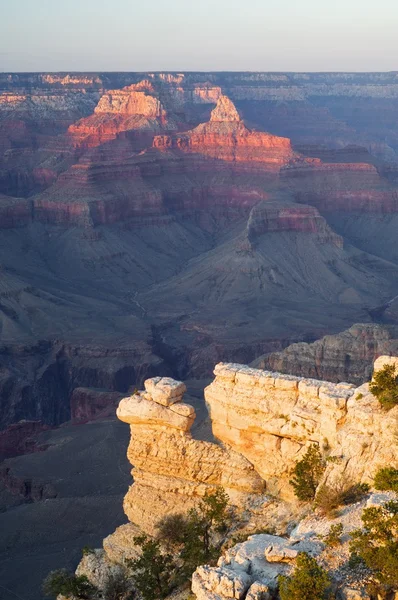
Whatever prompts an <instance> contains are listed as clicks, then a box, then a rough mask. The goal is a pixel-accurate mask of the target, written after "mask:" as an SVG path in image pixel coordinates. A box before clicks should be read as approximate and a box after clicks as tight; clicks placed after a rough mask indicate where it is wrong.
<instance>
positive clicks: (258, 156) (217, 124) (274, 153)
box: [153, 96, 294, 172]
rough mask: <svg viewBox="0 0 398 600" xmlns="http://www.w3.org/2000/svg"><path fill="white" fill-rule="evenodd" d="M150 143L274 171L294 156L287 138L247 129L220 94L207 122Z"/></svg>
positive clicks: (163, 148)
mask: <svg viewBox="0 0 398 600" xmlns="http://www.w3.org/2000/svg"><path fill="white" fill-rule="evenodd" d="M153 145H154V147H155V148H159V149H161V150H168V149H173V150H179V151H182V152H195V153H199V154H202V155H204V156H207V157H210V158H213V159H217V160H224V161H229V162H236V163H242V162H243V163H250V165H251V167H250V168H252V169H256V168H259V167H261V166H262V168H263V169H269V170H270V171H276V172H278V171H279V169H280V168H281V166H283V165H285V164H286V163H287V162H288V161H289V160H290V159H291V158H293V156H294V153H293V150H292V147H291V144H290V140H289V139H286V138H280V137H277V136H275V135H271V134H269V133H262V132H255V131H251V130H250V129H248V128H247V127H246V126H245V124H244V123H243V121H242V120H241V118H240V116H239V113H238V111H237V110H236V108H235V106H234V104H233V103H232V101H231V100H230V99H229V98H228V97H226V96H220V98H219V99H218V101H217V105H216V107H215V108H214V110H213V111H212V113H211V116H210V121H209V122H208V123H203V124H201V125H198V127H196V128H195V129H192V130H191V131H188V132H186V133H184V134H176V135H172V136H156V137H155V139H154V141H153Z"/></svg>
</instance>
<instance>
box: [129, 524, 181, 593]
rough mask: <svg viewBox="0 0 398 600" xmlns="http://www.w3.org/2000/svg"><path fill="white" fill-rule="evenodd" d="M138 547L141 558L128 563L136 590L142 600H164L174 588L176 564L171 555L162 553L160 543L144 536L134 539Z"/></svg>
mask: <svg viewBox="0 0 398 600" xmlns="http://www.w3.org/2000/svg"><path fill="white" fill-rule="evenodd" d="M134 543H135V544H136V545H137V546H139V547H140V549H141V556H140V557H139V558H137V559H135V560H130V561H128V566H129V568H130V569H131V572H132V575H133V578H134V582H135V585H136V588H137V589H138V590H139V591H140V593H141V595H142V597H143V598H144V600H161V599H162V598H166V596H168V595H169V593H170V592H171V591H172V589H173V587H175V581H174V577H175V572H176V563H175V561H174V558H173V556H172V555H171V554H167V553H166V554H164V553H162V550H161V547H160V542H159V541H158V540H151V539H149V538H148V537H147V536H146V535H141V536H137V537H135V538H134Z"/></svg>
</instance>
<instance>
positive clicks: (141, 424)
mask: <svg viewBox="0 0 398 600" xmlns="http://www.w3.org/2000/svg"><path fill="white" fill-rule="evenodd" d="M145 388H146V391H145V392H137V393H136V394H134V395H133V396H130V397H128V398H125V399H123V400H122V401H121V403H120V404H119V408H118V409H117V416H118V417H119V419H121V420H122V421H124V422H126V423H129V424H130V429H131V441H130V445H129V449H128V458H129V460H130V462H131V464H132V465H133V466H134V468H133V475H134V484H133V485H132V486H131V487H130V489H129V491H128V493H127V495H126V497H125V501H124V509H125V512H126V514H127V516H128V518H129V520H130V521H131V522H132V523H135V524H136V525H139V526H140V527H142V528H143V529H144V530H146V531H148V532H149V533H154V531H155V528H154V526H155V524H156V522H157V521H158V520H159V519H160V518H161V517H162V516H164V515H165V514H167V513H168V512H170V511H172V512H185V511H186V510H187V509H188V508H190V507H192V506H194V504H195V501H196V499H197V498H198V497H201V496H203V495H204V494H205V493H206V491H208V490H214V489H216V488H217V486H222V487H224V488H225V489H226V490H227V492H228V494H229V495H230V497H231V500H232V501H235V502H237V503H239V504H241V503H242V502H243V503H244V502H245V501H248V500H249V499H250V494H253V493H254V494H256V493H259V492H261V491H262V490H263V488H264V482H263V481H262V479H261V477H260V476H259V475H258V474H257V473H256V472H255V470H254V469H253V467H252V465H251V464H250V463H249V461H248V460H246V459H245V458H244V457H243V456H242V455H240V454H238V453H236V452H235V451H234V450H233V449H231V448H229V449H226V448H223V447H222V446H219V445H217V444H214V443H210V442H204V441H200V440H195V439H193V438H192V435H191V433H190V429H191V427H192V424H193V422H194V420H195V410H194V408H193V407H192V406H190V405H189V404H186V403H184V402H182V398H183V394H184V391H185V389H186V388H185V385H184V384H183V383H181V382H176V381H175V380H173V379H170V378H166V377H163V378H160V377H155V378H153V379H149V380H147V381H146V382H145Z"/></svg>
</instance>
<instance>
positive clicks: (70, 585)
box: [43, 569, 98, 600]
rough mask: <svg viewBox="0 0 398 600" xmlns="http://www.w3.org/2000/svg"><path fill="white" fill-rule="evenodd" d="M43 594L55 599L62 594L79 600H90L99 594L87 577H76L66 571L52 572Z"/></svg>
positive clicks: (48, 576) (45, 583)
mask: <svg viewBox="0 0 398 600" xmlns="http://www.w3.org/2000/svg"><path fill="white" fill-rule="evenodd" d="M43 592H44V594H45V595H46V596H53V597H54V598H56V597H57V596H58V595H59V594H62V595H63V596H67V597H69V596H74V597H75V598H78V599H79V600H90V599H91V598H93V597H94V596H95V594H96V593H98V589H97V588H96V587H95V586H94V585H92V584H91V583H90V582H89V580H88V579H87V577H86V576H85V575H75V574H74V573H71V572H69V571H67V570H66V569H58V570H57V571H51V572H50V573H49V574H48V575H47V577H46V578H45V580H44V582H43Z"/></svg>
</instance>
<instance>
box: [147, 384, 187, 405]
mask: <svg viewBox="0 0 398 600" xmlns="http://www.w3.org/2000/svg"><path fill="white" fill-rule="evenodd" d="M145 389H146V391H147V392H148V393H149V394H151V396H152V399H153V401H154V402H157V403H158V404H163V406H170V405H171V404H174V403H175V402H180V400H181V399H182V397H183V395H184V393H185V392H186V391H187V388H186V386H185V383H182V381H175V380H174V379H171V377H154V378H152V379H147V380H146V381H145Z"/></svg>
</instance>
